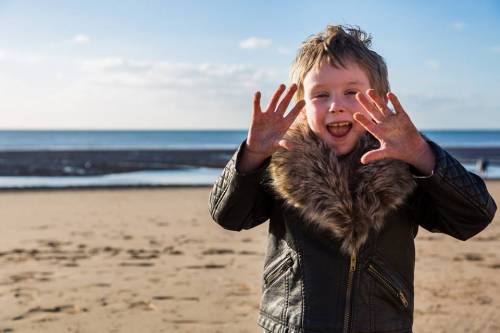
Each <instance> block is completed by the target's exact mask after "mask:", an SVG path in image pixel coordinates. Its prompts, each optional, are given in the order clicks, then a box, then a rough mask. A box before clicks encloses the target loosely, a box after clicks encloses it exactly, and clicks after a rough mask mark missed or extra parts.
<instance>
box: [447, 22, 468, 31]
mask: <svg viewBox="0 0 500 333" xmlns="http://www.w3.org/2000/svg"><path fill="white" fill-rule="evenodd" d="M450 27H451V28H452V29H453V30H455V31H461V30H463V29H464V28H465V23H464V22H461V21H455V22H452V23H451V24H450Z"/></svg>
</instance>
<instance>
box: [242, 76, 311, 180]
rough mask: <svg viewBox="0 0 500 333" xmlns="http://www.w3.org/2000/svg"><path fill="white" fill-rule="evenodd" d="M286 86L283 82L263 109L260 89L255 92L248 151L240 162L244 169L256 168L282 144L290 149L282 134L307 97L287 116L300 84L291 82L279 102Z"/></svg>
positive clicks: (246, 148) (246, 144)
mask: <svg viewBox="0 0 500 333" xmlns="http://www.w3.org/2000/svg"><path fill="white" fill-rule="evenodd" d="M285 88H286V87H285V85H283V84H282V85H280V86H279V88H278V89H277V90H276V92H275V93H274V95H273V97H272V99H271V101H270V102H269V105H268V106H267V108H266V109H265V110H264V111H262V109H261V107H260V97H261V94H260V92H259V91H258V92H256V93H255V96H254V100H253V114H252V124H251V126H250V129H249V130H248V136H247V140H246V143H245V146H246V147H245V151H244V153H243V156H242V160H241V163H240V164H239V169H240V171H241V172H248V171H251V170H254V169H256V168H257V167H258V166H260V165H261V164H262V162H264V160H265V159H267V158H268V157H269V156H271V155H272V154H273V153H274V152H275V151H276V150H278V149H279V148H280V147H283V148H285V149H288V150H290V149H291V145H290V143H289V142H287V141H286V140H284V139H283V136H284V135H285V133H286V132H287V130H288V129H289V128H290V126H291V125H292V123H293V122H294V120H295V118H297V116H298V115H299V114H300V111H301V110H302V108H303V107H304V105H305V102H304V100H300V101H298V102H297V103H296V104H295V106H294V107H293V109H292V110H290V112H289V113H288V114H287V115H286V116H284V114H285V112H286V109H287V108H288V105H289V104H290V101H291V100H292V97H293V95H294V94H295V92H296V91H297V85H296V84H292V85H291V86H290V88H289V89H288V92H287V93H286V94H285V96H284V97H283V99H282V100H281V102H280V97H281V95H282V94H283V92H284V91H285ZM278 102H279V104H278Z"/></svg>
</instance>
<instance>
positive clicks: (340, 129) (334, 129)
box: [328, 126, 351, 137]
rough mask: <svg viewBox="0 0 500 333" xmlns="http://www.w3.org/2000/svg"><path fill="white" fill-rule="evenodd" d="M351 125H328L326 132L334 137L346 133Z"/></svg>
mask: <svg viewBox="0 0 500 333" xmlns="http://www.w3.org/2000/svg"><path fill="white" fill-rule="evenodd" d="M350 129H351V126H339V127H328V132H330V134H331V135H333V136H335V137H341V136H344V135H346V134H347V132H349V130H350Z"/></svg>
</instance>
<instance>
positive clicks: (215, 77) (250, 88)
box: [0, 0, 500, 129]
mask: <svg viewBox="0 0 500 333" xmlns="http://www.w3.org/2000/svg"><path fill="white" fill-rule="evenodd" d="M329 23H330V24H353V25H359V26H360V27H361V28H362V29H364V30H365V31H367V32H369V33H370V34H372V36H373V41H374V42H373V49H374V50H376V51H377V52H379V53H380V54H381V55H382V56H383V57H384V58H385V59H386V61H387V64H388V67H389V75H390V82H391V86H392V90H393V91H394V92H395V93H396V94H398V96H399V97H400V99H401V101H402V103H403V106H404V107H405V108H406V110H407V112H408V113H409V114H410V116H411V117H412V119H413V121H414V123H415V124H416V125H417V127H418V128H420V129H447V128H450V129H451V128H453V129H456V128H497V129H498V128H500V101H499V99H498V95H499V92H500V89H499V88H500V85H499V82H500V79H499V78H500V3H499V2H498V1H475V2H472V1H469V2H456V1H432V2H431V1H414V2H408V3H405V4H403V2H401V1H342V2H340V1H308V2H306V1H245V2H244V1H216V0H213V1H201V0H200V1H189V0H184V1H105V2H104V1H80V2H77V1H66V2H61V1H0V74H1V75H0V105H1V108H2V120H1V121H0V128H1V129H31V128H33V129H181V128H182V129H191V128H192V129H202V128H207V129H246V128H248V126H249V122H250V114H251V99H252V95H253V92H254V91H256V90H261V91H262V92H263V96H264V100H265V99H266V97H269V95H270V94H271V93H272V91H273V90H274V88H275V87H276V86H277V85H278V84H279V83H281V82H284V83H287V82H288V69H289V66H290V63H291V62H292V60H293V58H294V55H295V52H296V50H297V48H298V46H299V45H300V43H301V42H302V41H303V40H304V39H306V38H307V37H308V36H309V35H311V34H313V33H316V32H318V31H321V30H322V29H324V27H325V26H326V25H327V24H329Z"/></svg>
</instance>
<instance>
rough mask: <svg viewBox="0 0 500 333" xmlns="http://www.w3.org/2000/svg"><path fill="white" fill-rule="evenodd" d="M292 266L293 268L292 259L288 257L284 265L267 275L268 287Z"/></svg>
mask: <svg viewBox="0 0 500 333" xmlns="http://www.w3.org/2000/svg"><path fill="white" fill-rule="evenodd" d="M290 266H292V258H290V257H288V258H287V259H286V260H285V261H284V262H283V263H281V264H280V265H278V266H277V267H275V268H274V269H273V270H272V271H271V272H269V274H267V276H266V279H265V283H266V285H270V284H272V283H273V282H274V281H275V279H276V278H277V277H278V276H279V275H281V273H283V272H284V271H285V270H286V269H288V268H289V267H290Z"/></svg>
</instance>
